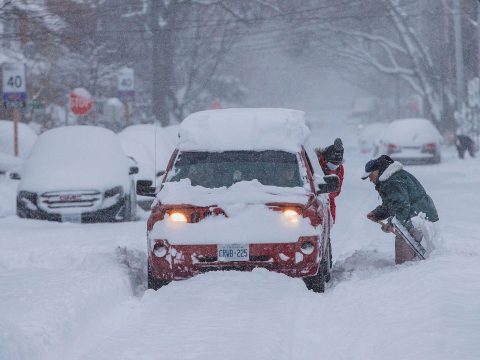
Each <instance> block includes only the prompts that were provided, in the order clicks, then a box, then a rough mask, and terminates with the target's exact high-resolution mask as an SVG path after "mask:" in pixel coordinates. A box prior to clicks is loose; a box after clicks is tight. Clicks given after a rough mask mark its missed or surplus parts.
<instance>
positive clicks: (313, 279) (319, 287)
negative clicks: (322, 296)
mask: <svg viewBox="0 0 480 360" xmlns="http://www.w3.org/2000/svg"><path fill="white" fill-rule="evenodd" d="M323 270H324V269H323V267H322V264H321V263H320V267H319V268H318V273H317V275H314V276H307V277H304V278H303V282H304V283H305V286H306V287H307V289H308V290H312V291H313V292H315V293H323V292H325V274H324V272H323Z"/></svg>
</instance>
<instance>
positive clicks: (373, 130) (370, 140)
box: [358, 122, 388, 156]
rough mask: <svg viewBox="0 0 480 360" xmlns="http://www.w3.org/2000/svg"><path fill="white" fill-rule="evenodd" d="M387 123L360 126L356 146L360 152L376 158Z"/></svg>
mask: <svg viewBox="0 0 480 360" xmlns="http://www.w3.org/2000/svg"><path fill="white" fill-rule="evenodd" d="M387 127H388V123H381V122H374V123H370V124H367V125H361V126H359V128H358V144H359V147H360V152H361V153H363V154H371V155H372V156H377V155H378V153H379V151H380V146H381V143H380V141H381V139H382V137H383V134H384V132H385V129H386V128H387Z"/></svg>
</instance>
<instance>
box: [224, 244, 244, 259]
mask: <svg viewBox="0 0 480 360" xmlns="http://www.w3.org/2000/svg"><path fill="white" fill-rule="evenodd" d="M217 258H218V261H248V259H249V248H248V244H223V245H217Z"/></svg>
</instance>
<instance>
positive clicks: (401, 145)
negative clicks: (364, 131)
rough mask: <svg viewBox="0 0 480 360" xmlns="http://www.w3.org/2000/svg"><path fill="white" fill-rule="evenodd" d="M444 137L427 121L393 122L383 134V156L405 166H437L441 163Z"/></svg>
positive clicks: (406, 120) (420, 119)
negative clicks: (385, 155) (387, 156)
mask: <svg viewBox="0 0 480 360" xmlns="http://www.w3.org/2000/svg"><path fill="white" fill-rule="evenodd" d="M442 143H443V139H442V135H441V134H440V133H439V132H438V130H437V128H436V127H435V126H434V125H433V124H432V123H431V122H430V121H429V120H427V119H422V118H413V119H399V120H394V121H392V122H391V123H390V124H389V125H388V127H387V128H386V129H385V131H384V132H383V136H382V140H381V150H380V152H381V153H383V154H387V155H389V156H390V157H391V158H392V159H394V160H397V161H400V162H401V163H403V164H436V163H439V162H440V161H441V145H442Z"/></svg>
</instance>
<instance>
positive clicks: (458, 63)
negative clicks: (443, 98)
mask: <svg viewBox="0 0 480 360" xmlns="http://www.w3.org/2000/svg"><path fill="white" fill-rule="evenodd" d="M453 4H454V8H453V28H454V33H455V70H456V80H457V82H456V84H457V107H459V106H460V105H461V104H462V103H463V101H464V99H465V90H464V89H465V80H464V69H463V43H462V14H461V8H460V0H455V1H454V2H453Z"/></svg>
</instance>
